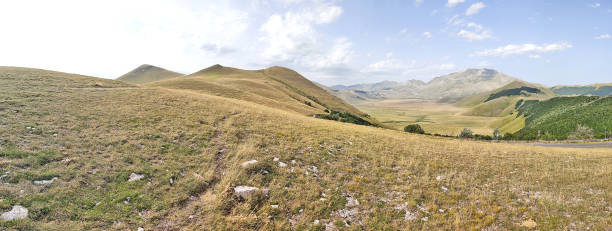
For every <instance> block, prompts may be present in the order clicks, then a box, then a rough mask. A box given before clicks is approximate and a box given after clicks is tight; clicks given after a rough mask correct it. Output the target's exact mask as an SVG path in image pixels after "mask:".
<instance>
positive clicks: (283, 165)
mask: <svg viewBox="0 0 612 231" xmlns="http://www.w3.org/2000/svg"><path fill="white" fill-rule="evenodd" d="M278 166H280V167H281V168H284V167H287V164H285V163H283V162H278Z"/></svg>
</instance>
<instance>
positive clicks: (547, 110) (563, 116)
mask: <svg viewBox="0 0 612 231" xmlns="http://www.w3.org/2000/svg"><path fill="white" fill-rule="evenodd" d="M518 115H519V116H525V117H526V120H525V127H524V128H523V129H521V130H520V131H519V132H518V133H516V135H517V136H518V137H520V138H522V139H535V138H537V135H538V131H540V133H541V135H542V138H543V139H548V140H554V139H566V138H567V136H568V135H569V134H571V133H572V132H574V131H575V130H576V127H577V126H578V125H579V124H580V125H586V126H588V127H590V128H592V129H593V130H594V133H595V134H594V135H595V137H597V138H603V137H604V131H605V128H608V130H612V97H603V98H601V97H597V96H590V97H588V96H577V97H558V98H552V99H550V100H546V101H541V102H537V103H533V104H530V105H526V106H524V107H521V108H520V109H519V111H518ZM610 132H611V133H612V131H610Z"/></svg>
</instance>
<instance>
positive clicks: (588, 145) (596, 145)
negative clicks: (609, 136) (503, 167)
mask: <svg viewBox="0 0 612 231" xmlns="http://www.w3.org/2000/svg"><path fill="white" fill-rule="evenodd" d="M531 145H534V146H544V147H559V148H612V142H600V143H575V144H531Z"/></svg>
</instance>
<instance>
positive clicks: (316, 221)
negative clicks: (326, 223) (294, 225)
mask: <svg viewBox="0 0 612 231" xmlns="http://www.w3.org/2000/svg"><path fill="white" fill-rule="evenodd" d="M319 222H321V221H319V220H315V221H314V222H313V224H315V225H318V224H319Z"/></svg>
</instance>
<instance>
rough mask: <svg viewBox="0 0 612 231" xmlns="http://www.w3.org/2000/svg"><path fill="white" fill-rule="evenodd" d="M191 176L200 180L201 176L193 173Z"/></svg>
mask: <svg viewBox="0 0 612 231" xmlns="http://www.w3.org/2000/svg"><path fill="white" fill-rule="evenodd" d="M193 176H194V177H195V178H198V179H202V175H200V174H197V173H195V172H194V173H193Z"/></svg>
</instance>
